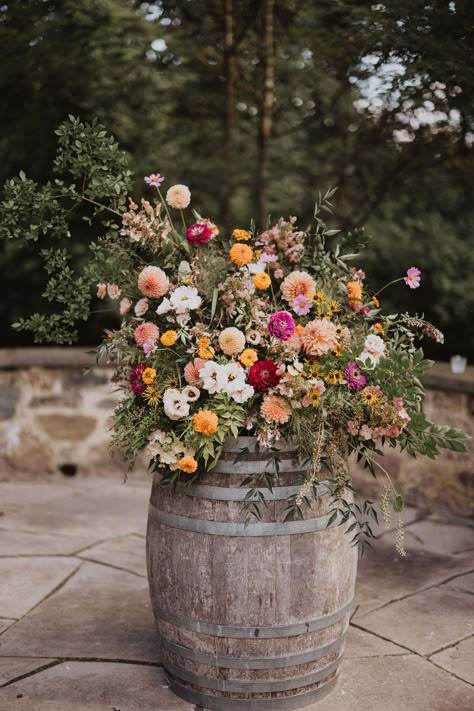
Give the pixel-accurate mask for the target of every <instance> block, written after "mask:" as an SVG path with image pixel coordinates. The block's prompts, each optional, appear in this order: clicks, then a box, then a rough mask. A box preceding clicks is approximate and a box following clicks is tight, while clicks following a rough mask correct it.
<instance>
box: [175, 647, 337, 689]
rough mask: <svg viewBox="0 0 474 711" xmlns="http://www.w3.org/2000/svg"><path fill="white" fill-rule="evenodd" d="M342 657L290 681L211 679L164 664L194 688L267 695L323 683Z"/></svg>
mask: <svg viewBox="0 0 474 711" xmlns="http://www.w3.org/2000/svg"><path fill="white" fill-rule="evenodd" d="M341 660H342V657H340V656H339V657H338V658H337V659H335V660H334V661H333V662H331V663H330V664H328V665H327V666H325V667H323V668H322V669H318V670H317V671H314V672H311V673H310V674H305V675H304V676H296V677H292V678H290V679H268V680H267V679H263V680H259V681H248V680H247V679H211V678H209V677H205V676H202V675H201V674H195V673H194V672H191V671H188V670H187V669H181V667H177V666H176V665H175V664H170V663H169V662H166V663H165V664H164V666H165V668H166V669H167V671H168V672H169V673H170V674H172V675H173V676H174V677H177V678H178V679H181V680H182V681H187V682H189V683H190V684H195V685H196V686H203V687H204V688H206V689H213V690H215V691H230V692H234V693H238V694H251V693H254V694H268V693H272V692H273V693H275V692H278V691H291V690H292V689H300V688H301V687H302V686H309V685H310V684H317V683H318V681H323V680H324V679H326V678H327V677H328V676H331V674H333V673H334V672H335V671H336V669H337V668H338V667H339V665H340V663H341Z"/></svg>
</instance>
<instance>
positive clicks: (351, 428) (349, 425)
mask: <svg viewBox="0 0 474 711" xmlns="http://www.w3.org/2000/svg"><path fill="white" fill-rule="evenodd" d="M347 431H348V432H349V434H351V435H353V436H354V437H355V436H356V435H357V434H358V433H359V428H358V427H357V425H356V423H355V422H354V421H353V420H349V422H348V423H347Z"/></svg>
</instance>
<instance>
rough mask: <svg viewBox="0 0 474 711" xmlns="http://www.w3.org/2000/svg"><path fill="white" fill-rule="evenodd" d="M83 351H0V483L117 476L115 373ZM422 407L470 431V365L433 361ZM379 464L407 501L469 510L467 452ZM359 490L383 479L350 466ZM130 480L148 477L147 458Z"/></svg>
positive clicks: (473, 378) (120, 468)
mask: <svg viewBox="0 0 474 711" xmlns="http://www.w3.org/2000/svg"><path fill="white" fill-rule="evenodd" d="M93 365H94V361H93V359H92V357H91V356H89V355H87V354H86V353H85V352H84V349H81V348H31V349H30V348H23V349H5V350H2V349H0V480H1V479H31V478H43V479H44V478H60V477H63V476H65V475H66V476H67V475H77V476H88V475H98V474H99V475H103V476H121V475H123V474H124V473H125V472H126V467H125V466H124V465H123V463H121V462H120V461H119V460H118V459H116V458H115V459H112V458H111V456H110V453H109V448H108V442H109V428H110V424H111V422H110V415H111V412H112V410H113V407H114V404H115V403H116V401H117V393H116V392H114V388H115V385H114V384H113V383H112V382H111V376H112V370H111V369H109V368H106V367H94V368H93V370H89V371H88V372H87V373H86V374H84V371H85V369H87V368H90V367H91V366H93ZM425 386H426V389H427V393H426V400H425V408H426V410H427V412H428V414H429V415H430V417H431V418H432V419H433V420H435V421H438V422H441V423H446V424H450V425H454V426H457V427H460V428H461V429H463V430H464V431H466V432H468V433H469V434H470V435H471V436H473V435H474V420H473V408H474V367H470V368H468V369H467V372H466V373H465V374H464V375H453V374H451V372H450V370H449V367H448V366H447V365H446V364H438V365H436V366H435V368H434V369H433V370H432V371H431V372H430V374H429V375H427V376H426V378H425ZM384 459H385V461H384V466H385V467H386V468H387V469H388V470H389V471H390V474H391V475H392V476H393V477H394V478H395V479H396V480H397V481H398V482H399V483H400V488H401V489H402V491H403V493H404V494H405V498H406V500H407V502H408V503H410V504H415V505H417V506H421V507H427V508H437V507H445V508H448V509H450V510H451V511H452V512H454V513H457V514H459V515H462V516H467V515H470V514H472V513H473V498H474V497H473V489H474V465H473V457H472V454H471V453H469V454H459V453H456V452H446V453H444V454H443V455H442V456H441V457H439V459H437V460H436V461H435V462H433V461H431V460H429V459H425V458H417V459H413V458H411V457H408V456H407V455H404V454H398V453H396V452H394V451H393V450H390V449H389V450H388V451H387V453H386V456H385V458H384ZM352 470H353V473H354V478H355V483H356V485H357V486H358V488H361V489H362V490H363V491H364V492H366V493H367V494H369V495H371V496H378V495H379V493H380V490H381V488H382V487H383V479H382V478H380V477H379V478H378V479H377V480H376V481H374V480H373V478H372V477H371V475H370V473H368V472H367V471H364V472H362V471H360V469H358V467H357V466H353V467H352ZM130 476H133V477H147V476H148V474H147V470H146V463H145V461H143V460H142V461H141V462H139V463H138V464H137V465H136V466H135V467H134V470H133V472H132V473H131V474H130Z"/></svg>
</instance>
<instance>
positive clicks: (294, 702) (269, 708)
mask: <svg viewBox="0 0 474 711" xmlns="http://www.w3.org/2000/svg"><path fill="white" fill-rule="evenodd" d="M165 671H166V670H165ZM338 671H339V670H337V671H336V674H335V676H333V677H332V678H331V679H330V680H329V681H327V682H326V683H325V684H321V685H320V686H318V688H317V689H313V690H312V691H308V692H306V693H302V694H296V695H295V696H285V697H282V698H276V699H229V698H223V697H222V696H210V695H209V694H202V693H200V692H199V691H196V690H195V689H192V688H190V687H189V686H185V685H184V684H180V683H179V681H177V680H176V679H173V677H172V676H171V674H170V675H167V678H168V681H169V684H170V689H171V691H173V693H175V694H176V695H177V696H179V697H181V698H182V699H184V700H185V701H189V702H190V703H192V704H195V705H196V706H203V707H204V708H206V709H212V710H213V711H293V710H294V709H301V708H303V707H304V706H309V705H310V704H313V703H315V702H316V701H319V700H320V699H322V698H324V696H327V694H329V693H330V692H331V691H332V689H333V688H334V686H335V684H336V682H337V674H338Z"/></svg>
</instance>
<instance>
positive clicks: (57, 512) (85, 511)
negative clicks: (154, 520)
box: [0, 485, 149, 542]
mask: <svg viewBox="0 0 474 711" xmlns="http://www.w3.org/2000/svg"><path fill="white" fill-rule="evenodd" d="M148 498H149V492H148V488H141V487H136V486H135V487H128V488H127V489H126V491H124V487H123V486H122V485H120V486H116V485H115V486H113V485H111V486H109V487H108V488H106V487H103V488H100V489H97V490H95V491H94V492H93V495H91V493H88V492H79V491H78V492H77V493H75V494H74V496H67V497H65V498H63V499H59V500H55V501H49V502H48V504H47V505H46V504H43V505H42V506H37V507H29V508H26V509H22V510H21V511H17V512H16V513H11V514H8V515H6V516H3V517H2V522H1V526H0V527H1V528H2V529H4V530H10V531H15V530H18V531H31V532H33V533H49V532H51V531H54V532H55V533H57V534H59V535H64V536H75V537H78V536H79V537H86V538H87V537H88V536H90V535H91V532H92V535H93V536H94V539H93V540H94V541H97V542H98V541H102V540H105V539H107V538H111V537H112V536H122V535H126V534H128V533H133V532H134V531H141V532H143V531H144V530H145V525H146V512H147V509H148Z"/></svg>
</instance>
